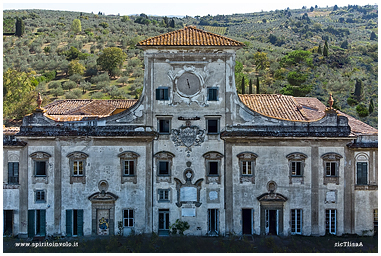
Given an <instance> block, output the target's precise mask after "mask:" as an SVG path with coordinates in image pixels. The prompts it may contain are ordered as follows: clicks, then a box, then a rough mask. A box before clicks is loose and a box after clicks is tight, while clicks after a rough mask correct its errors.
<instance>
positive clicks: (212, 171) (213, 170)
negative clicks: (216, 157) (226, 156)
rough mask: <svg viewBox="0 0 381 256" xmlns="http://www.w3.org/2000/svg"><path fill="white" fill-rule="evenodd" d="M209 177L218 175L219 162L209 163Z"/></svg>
mask: <svg viewBox="0 0 381 256" xmlns="http://www.w3.org/2000/svg"><path fill="white" fill-rule="evenodd" d="M209 175H218V162H209Z"/></svg>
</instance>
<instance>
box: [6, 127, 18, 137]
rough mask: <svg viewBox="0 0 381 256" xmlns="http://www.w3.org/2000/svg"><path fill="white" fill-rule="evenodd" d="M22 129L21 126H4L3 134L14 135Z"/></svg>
mask: <svg viewBox="0 0 381 256" xmlns="http://www.w3.org/2000/svg"><path fill="white" fill-rule="evenodd" d="M19 131H20V127H5V126H3V135H14V134H16V133H18V132H19Z"/></svg>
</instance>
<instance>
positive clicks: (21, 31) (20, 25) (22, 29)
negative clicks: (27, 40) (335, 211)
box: [16, 17, 25, 37]
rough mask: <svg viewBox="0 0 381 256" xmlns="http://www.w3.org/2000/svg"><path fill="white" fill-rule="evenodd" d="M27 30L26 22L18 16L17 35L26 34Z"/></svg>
mask: <svg viewBox="0 0 381 256" xmlns="http://www.w3.org/2000/svg"><path fill="white" fill-rule="evenodd" d="M24 32H25V24H24V21H23V20H22V19H21V18H19V17H17V18H16V36H18V37H20V36H22V35H23V34H24Z"/></svg>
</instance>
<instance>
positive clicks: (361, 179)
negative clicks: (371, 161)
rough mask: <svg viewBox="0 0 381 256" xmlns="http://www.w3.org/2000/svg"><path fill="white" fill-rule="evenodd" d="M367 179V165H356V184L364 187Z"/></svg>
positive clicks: (363, 163) (364, 163)
mask: <svg viewBox="0 0 381 256" xmlns="http://www.w3.org/2000/svg"><path fill="white" fill-rule="evenodd" d="M367 178H368V163H366V162H359V163H357V184H359V185H366V184H367Z"/></svg>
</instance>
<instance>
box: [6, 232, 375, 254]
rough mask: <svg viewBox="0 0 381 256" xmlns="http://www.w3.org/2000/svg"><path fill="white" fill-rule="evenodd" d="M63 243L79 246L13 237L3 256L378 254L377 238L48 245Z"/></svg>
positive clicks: (110, 240) (133, 239)
mask: <svg viewBox="0 0 381 256" xmlns="http://www.w3.org/2000/svg"><path fill="white" fill-rule="evenodd" d="M66 241H68V242H70V243H72V244H74V242H78V247H42V246H41V247H37V248H31V247H29V248H26V247H23V248H22V247H16V246H15V243H19V242H30V243H32V241H30V240H29V241H28V240H20V239H16V238H8V237H6V238H4V239H3V242H4V243H3V244H4V245H3V248H4V249H3V252H4V253H25V252H33V253H41V252H49V253H57V252H59V253H61V252H62V253H84V252H85V253H92V252H96V253H100V252H101V253H105V252H106V253H111V252H112V253H126V252H134V253H155V252H156V253H257V252H259V253H263V252H268V253H273V252H277V253H282V252H286V253H312V252H322V253H331V252H338V253H359V252H373V253H376V252H378V244H377V237H357V236H356V237H351V238H345V237H334V236H325V237H304V236H290V237H278V236H253V237H251V236H248V237H245V236H244V237H238V236H230V237H198V236H169V237H160V236H158V235H157V234H155V233H153V234H152V235H132V236H129V237H120V236H110V237H98V236H92V237H81V238H64V239H60V240H53V239H51V240H49V242H50V243H51V242H57V243H58V242H62V243H65V242H66ZM348 241H349V242H351V243H360V242H361V243H362V244H363V246H362V247H337V246H336V247H335V244H336V243H343V242H348ZM35 243H36V242H35Z"/></svg>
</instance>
